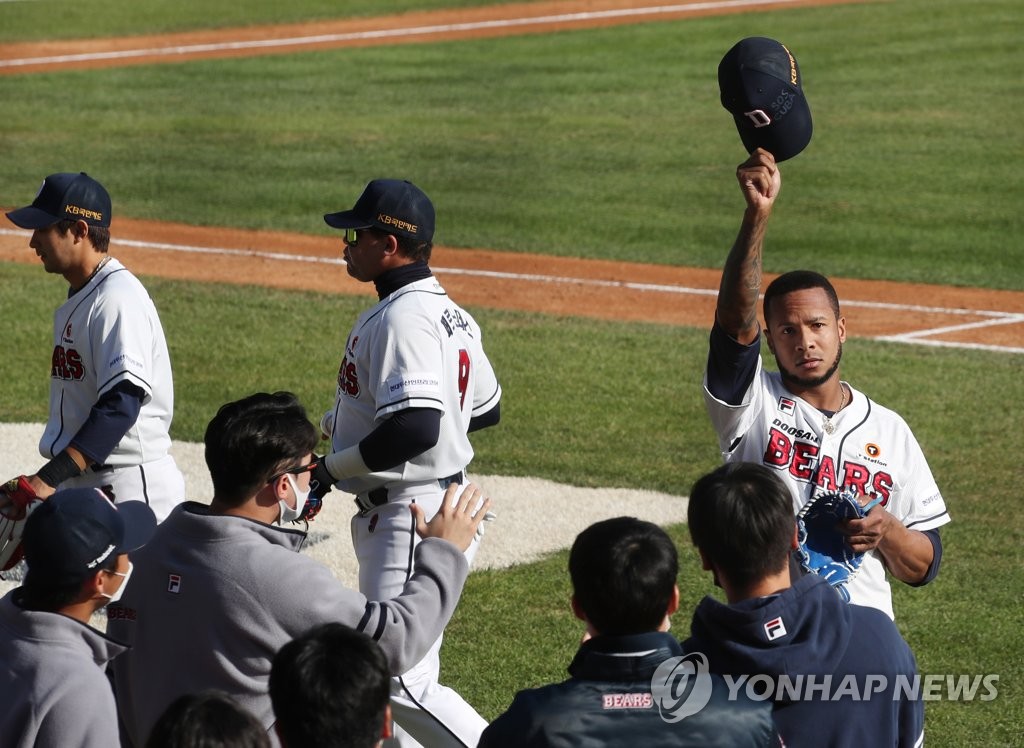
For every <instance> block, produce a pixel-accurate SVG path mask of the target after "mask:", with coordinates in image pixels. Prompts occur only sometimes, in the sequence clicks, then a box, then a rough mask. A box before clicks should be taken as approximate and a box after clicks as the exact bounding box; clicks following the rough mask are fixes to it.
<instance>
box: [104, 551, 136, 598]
mask: <svg viewBox="0 0 1024 748" xmlns="http://www.w3.org/2000/svg"><path fill="white" fill-rule="evenodd" d="M134 569H135V566H134V564H132V562H131V561H129V562H128V571H126V572H123V573H122V572H120V571H112V572H110V573H111V574H113V575H114V576H115V577H124V579H122V580H121V586H120V587H118V588H117V592H115V593H114V594H113V595H107V594H106V593H103V592H101V593H100V594H101V595H103V597H105V598H107V605H110V604H111V603H116V602H117V601H118V600H120V599H121V595H123V594H124V588H125V587H127V586H128V579H129V577H131V575H132V571H133V570H134Z"/></svg>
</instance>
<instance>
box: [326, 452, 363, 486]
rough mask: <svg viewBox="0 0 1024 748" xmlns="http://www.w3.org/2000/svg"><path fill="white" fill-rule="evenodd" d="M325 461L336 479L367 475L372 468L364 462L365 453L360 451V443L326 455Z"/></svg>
mask: <svg viewBox="0 0 1024 748" xmlns="http://www.w3.org/2000/svg"><path fill="white" fill-rule="evenodd" d="M324 462H325V463H326V465H327V470H328V471H329V472H330V474H331V475H333V476H334V480H336V481H337V480H344V479H346V478H352V477H354V476H356V475H365V474H366V473H369V472H370V468H368V467H367V466H366V463H365V462H363V455H362V453H361V452H360V451H359V445H358V444H355V445H353V446H351V447H349V448H348V449H343V450H342V451H340V452H334V453H333V454H329V455H326V456H325V457H324Z"/></svg>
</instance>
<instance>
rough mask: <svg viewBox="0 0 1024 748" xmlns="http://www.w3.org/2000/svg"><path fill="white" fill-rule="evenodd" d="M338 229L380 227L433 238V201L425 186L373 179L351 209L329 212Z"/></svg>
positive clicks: (328, 217)
mask: <svg viewBox="0 0 1024 748" xmlns="http://www.w3.org/2000/svg"><path fill="white" fill-rule="evenodd" d="M324 221H326V222H327V225H328V226H332V227H333V228H336V229H369V228H374V229H380V230H381V231H386V232H388V233H389V234H398V235H401V236H407V237H409V238H411V239H419V240H421V241H425V242H429V241H432V240H433V238H434V205H433V203H431V202H430V198H429V197H427V196H426V195H425V194H424V193H423V190H421V189H420V188H419V187H417V186H416V185H414V184H413V183H412V182H408V181H405V180H402V179H374V180H373V181H372V182H370V183H369V184H368V185H366V189H364V190H363V194H362V195H360V196H359V199H358V200H357V201H356V204H355V207H353V208H352V210H343V211H341V212H339V213H328V214H327V215H325V216H324Z"/></svg>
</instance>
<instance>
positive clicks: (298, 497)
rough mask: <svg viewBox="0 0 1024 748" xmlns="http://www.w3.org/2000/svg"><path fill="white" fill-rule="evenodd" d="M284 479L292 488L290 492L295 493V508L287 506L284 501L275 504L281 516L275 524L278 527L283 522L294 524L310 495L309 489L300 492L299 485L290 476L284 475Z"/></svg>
mask: <svg viewBox="0 0 1024 748" xmlns="http://www.w3.org/2000/svg"><path fill="white" fill-rule="evenodd" d="M285 478H287V479H288V482H289V483H290V484H291V486H292V491H294V492H295V506H294V507H290V506H288V502H287V501H285V500H284V499H281V500H280V501H278V502H277V505H278V506H279V507H281V514H280V515H279V516H278V519H277V523H278V524H279V525H283V524H284V523H285V522H294V521H295V520H297V519H298V518H299V515H300V514H302V510H303V509H304V508H305V506H306V500H307V499H309V493H310V489H308V488H307V489H306V490H305V491H300V490H299V484H298V483H296V482H295V479H294V478H292V476H291V475H285Z"/></svg>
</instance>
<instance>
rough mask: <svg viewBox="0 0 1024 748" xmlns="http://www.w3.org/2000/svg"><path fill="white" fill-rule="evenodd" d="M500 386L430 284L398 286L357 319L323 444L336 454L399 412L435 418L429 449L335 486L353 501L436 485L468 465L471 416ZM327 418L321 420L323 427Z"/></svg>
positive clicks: (476, 343)
mask: <svg viewBox="0 0 1024 748" xmlns="http://www.w3.org/2000/svg"><path fill="white" fill-rule="evenodd" d="M500 399H501V387H500V386H499V384H498V380H497V377H496V376H495V374H494V369H493V368H492V367H491V363H490V361H488V360H487V356H486V355H485V354H484V349H483V345H482V341H481V333H480V327H479V326H478V325H477V323H476V321H475V320H474V319H473V317H472V316H470V314H469V313H468V312H466V311H465V310H464V309H462V308H461V307H459V305H458V304H456V303H455V302H454V301H452V300H451V299H450V298H449V297H448V294H447V293H445V290H444V289H443V288H442V287H441V284H440V283H438V282H437V279H435V278H433V277H429V278H423V279H421V280H418V281H415V282H413V283H409V284H408V285H405V286H402V287H401V288H400V289H398V290H397V291H395V292H394V293H392V294H391V295H389V296H387V297H385V298H384V299H382V300H381V301H380V302H379V303H378V304H377V305H376V306H374V307H372V308H371V309H369V310H368V311H366V312H364V313H363V314H362V315H360V317H359V319H358V320H357V322H356V324H355V326H354V327H353V329H352V332H351V333H350V334H349V337H348V341H347V342H346V344H345V356H344V358H343V359H342V361H341V367H340V368H339V370H338V388H337V397H336V400H335V406H334V413H333V416H334V417H333V424H332V425H331V434H330V436H331V442H332V447H333V451H335V452H340V451H342V450H344V449H346V448H347V447H351V446H353V445H355V444H358V443H359V442H360V441H362V439H363V438H364V437H365V436H366V435H367V434H369V433H370V432H371V431H373V430H374V429H375V428H376V427H377V426H378V425H379V424H380V422H381V421H383V420H386V419H387V418H389V417H390V416H392V415H393V414H395V413H398V412H399V411H401V410H404V409H406V408H432V409H434V410H439V411H441V413H442V414H443V415H442V417H441V431H440V434H439V436H438V440H437V444H436V445H435V446H434V447H432V448H431V449H429V450H427V451H426V452H424V453H422V454H420V455H418V456H417V457H415V458H413V459H412V460H409V461H408V462H405V463H402V464H401V465H398V466H396V467H395V468H393V469H390V470H387V471H382V472H377V473H369V474H367V475H361V476H356V477H354V478H349V479H347V480H341V481H339V482H338V483H337V484H336V485H337V486H338V487H339V488H341V489H342V490H343V491H347V492H349V493H354V494H358V493H361V492H363V491H367V490H370V489H373V488H377V487H380V486H387V487H389V488H391V487H393V486H394V487H397V486H401V485H402V484H404V483H415V482H418V481H429V480H436V479H437V478H442V477H445V476H448V475H452V474H454V473H457V472H459V471H460V470H463V469H465V467H466V466H467V465H468V464H469V462H470V460H472V458H473V447H472V445H471V444H470V442H469V437H468V436H467V433H466V432H467V429H468V427H469V421H470V419H471V418H472V417H473V416H477V415H481V414H483V413H486V412H487V411H489V410H491V408H493V407H494V406H495V405H497V403H498V401H499V400H500ZM329 421H330V419H328V422H329Z"/></svg>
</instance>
